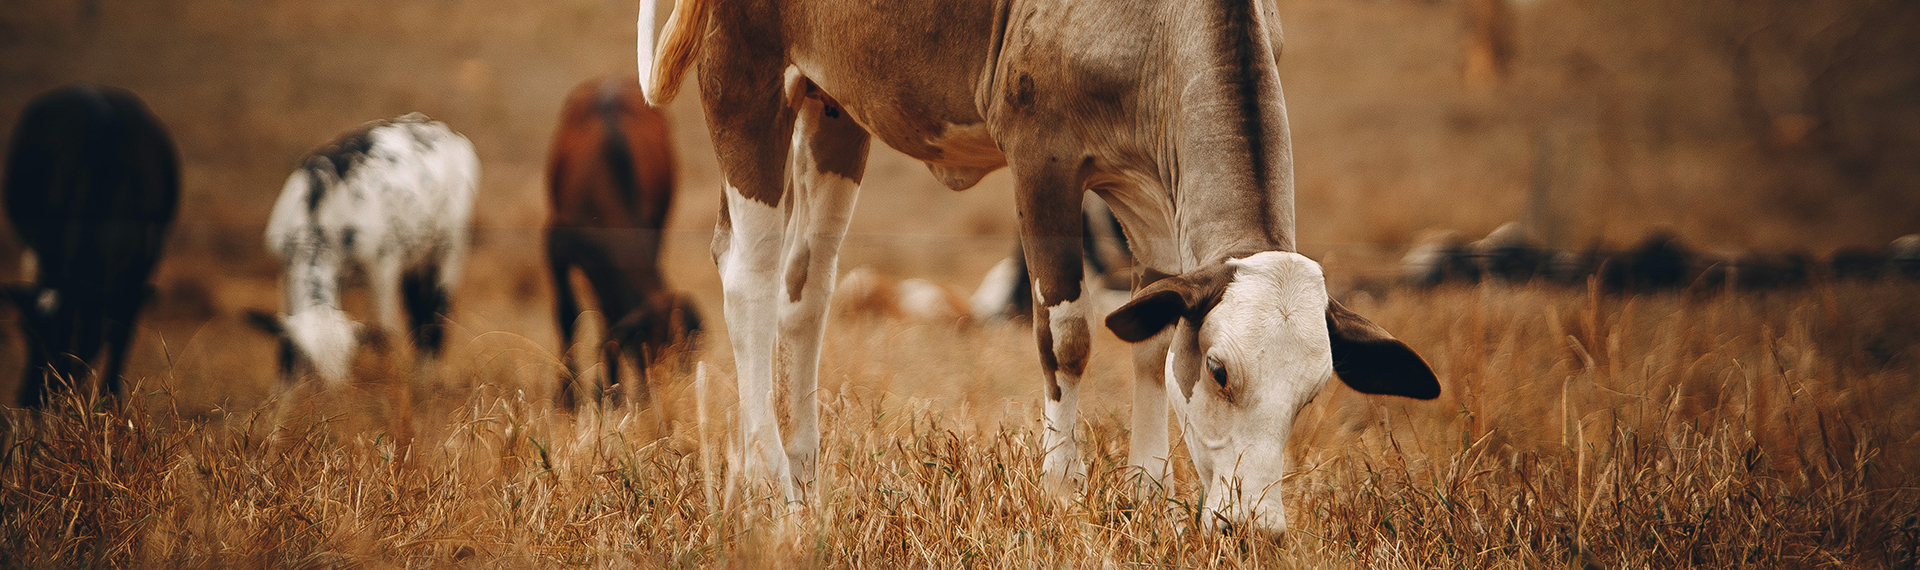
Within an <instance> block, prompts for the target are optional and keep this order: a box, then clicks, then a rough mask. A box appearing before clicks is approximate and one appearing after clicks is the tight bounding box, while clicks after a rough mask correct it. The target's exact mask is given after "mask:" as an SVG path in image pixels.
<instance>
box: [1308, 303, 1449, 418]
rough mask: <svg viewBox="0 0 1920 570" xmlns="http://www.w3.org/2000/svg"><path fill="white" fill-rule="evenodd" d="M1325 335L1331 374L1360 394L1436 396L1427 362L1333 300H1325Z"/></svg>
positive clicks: (1437, 389) (1435, 382)
mask: <svg viewBox="0 0 1920 570" xmlns="http://www.w3.org/2000/svg"><path fill="white" fill-rule="evenodd" d="M1327 336H1328V337H1329V338H1330V339H1331V340H1332V341H1333V371H1334V373H1336V374H1339V375H1340V381H1342V382H1346V383H1347V385H1348V386H1352V387H1353V389H1354V390H1356V391H1359V392H1360V393H1362V394H1379V395H1384V396H1405V397H1408V398H1413V399H1417V400H1431V399H1434V398H1438V397H1440V379H1439V378H1437V377H1435V376H1434V375H1433V369H1432V368H1429V367H1427V361H1425V360H1421V359H1420V355H1418V354H1414V352H1413V349H1411V348H1407V345H1406V343H1402V342H1400V341H1399V340H1396V339H1394V338H1393V335H1390V334H1387V331H1386V330H1385V329H1382V328H1380V326H1379V325H1376V324H1373V322H1371V321H1368V320H1367V319H1366V318H1365V317H1362V316H1360V315H1358V314H1356V313H1354V312H1353V311H1349V310H1347V308H1346V307H1342V306H1340V303H1339V302H1337V301H1334V300H1331V299H1329V300H1327Z"/></svg>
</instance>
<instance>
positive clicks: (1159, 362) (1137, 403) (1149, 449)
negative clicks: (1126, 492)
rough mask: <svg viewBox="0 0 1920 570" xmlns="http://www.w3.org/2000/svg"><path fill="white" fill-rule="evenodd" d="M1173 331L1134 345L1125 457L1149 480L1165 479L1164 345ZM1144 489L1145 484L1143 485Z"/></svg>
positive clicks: (1167, 473) (1165, 397)
mask: <svg viewBox="0 0 1920 570" xmlns="http://www.w3.org/2000/svg"><path fill="white" fill-rule="evenodd" d="M1172 343H1173V335H1170V334H1162V335H1159V336H1155V337H1153V338H1151V339H1147V341H1146V342H1142V343H1139V344H1135V345H1133V432H1132V438H1131V441H1130V442H1129V445H1128V449H1127V459H1128V462H1129V463H1131V464H1132V465H1133V466H1134V467H1138V468H1140V472H1141V473H1142V474H1144V475H1146V476H1147V477H1148V479H1149V481H1151V482H1159V481H1165V480H1166V478H1167V476H1168V475H1170V474H1171V472H1170V471H1168V470H1167V456H1168V455H1171V454H1172V451H1171V448H1170V447H1168V444H1167V385H1166V382H1165V380H1164V377H1165V374H1166V367H1167V348H1168V346H1169V345H1171V344H1172ZM1142 490H1143V491H1144V490H1145V489H1144V488H1143V489H1142Z"/></svg>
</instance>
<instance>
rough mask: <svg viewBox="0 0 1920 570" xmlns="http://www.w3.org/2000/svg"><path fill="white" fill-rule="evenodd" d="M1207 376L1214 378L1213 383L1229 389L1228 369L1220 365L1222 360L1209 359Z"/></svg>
mask: <svg viewBox="0 0 1920 570" xmlns="http://www.w3.org/2000/svg"><path fill="white" fill-rule="evenodd" d="M1207 374H1209V375H1212V376H1213V383H1215V384H1219V385H1220V387H1221V388H1225V387H1227V368H1226V367H1225V366H1221V365H1220V359H1218V358H1214V357H1211V356H1209V357H1207Z"/></svg>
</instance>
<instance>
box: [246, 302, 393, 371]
mask: <svg viewBox="0 0 1920 570" xmlns="http://www.w3.org/2000/svg"><path fill="white" fill-rule="evenodd" d="M248 321H249V322H250V323H251V324H252V325H253V326H254V327H255V328H259V329H260V330H263V331H266V332H267V333H268V334H271V335H274V336H275V337H277V338H279V339H280V373H281V377H282V379H283V380H287V381H292V380H294V379H295V378H296V377H297V376H298V375H299V373H300V371H302V370H311V371H312V372H313V373H314V374H316V375H318V376H320V378H321V379H322V380H325V381H326V382H327V383H328V384H330V385H339V384H343V383H346V381H347V379H348V377H349V375H350V374H351V373H352V370H351V367H352V365H353V355H354V352H355V350H357V349H358V348H359V346H360V344H361V343H363V342H365V343H370V344H377V343H379V342H380V339H379V338H378V337H377V336H376V335H372V334H371V333H370V332H369V331H368V330H367V329H366V327H364V326H362V325H361V324H360V323H359V322H356V321H354V320H353V319H351V318H349V317H347V314H346V313H344V312H341V311H340V310H339V309H335V308H333V307H325V306H319V307H308V308H306V309H302V310H300V311H299V312H296V313H294V314H292V315H276V314H272V313H267V312H264V311H252V312H250V313H248Z"/></svg>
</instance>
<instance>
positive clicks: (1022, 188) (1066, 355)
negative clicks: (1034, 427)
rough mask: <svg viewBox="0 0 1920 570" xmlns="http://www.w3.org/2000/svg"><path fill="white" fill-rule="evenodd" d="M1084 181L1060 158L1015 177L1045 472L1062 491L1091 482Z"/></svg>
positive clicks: (1017, 171) (1054, 486)
mask: <svg viewBox="0 0 1920 570" xmlns="http://www.w3.org/2000/svg"><path fill="white" fill-rule="evenodd" d="M1009 154H1011V153H1009ZM1083 182H1084V177H1083V176H1082V175H1081V174H1080V173H1079V172H1078V169H1077V168H1073V167H1071V166H1068V167H1062V166H1061V164H1060V163H1059V162H1054V161H1049V162H1048V163H1046V164H1044V165H1041V166H1040V167H1038V168H1018V169H1016V171H1015V175H1014V185H1015V193H1016V194H1017V195H1018V202H1019V209H1020V237H1021V243H1022V244H1023V245H1024V248H1025V250H1026V257H1027V270H1028V271H1029V272H1030V273H1031V274H1032V276H1033V300H1034V303H1033V331H1034V336H1035V337H1036V340H1037V341H1039V343H1040V364H1041V366H1042V367H1043V369H1044V370H1043V371H1044V372H1045V375H1046V381H1047V383H1046V392H1045V393H1044V394H1043V395H1044V397H1045V398H1046V403H1045V410H1046V418H1045V421H1046V424H1045V426H1044V427H1045V430H1046V431H1045V433H1044V434H1043V437H1042V438H1041V443H1042V445H1044V446H1045V447H1044V449H1043V452H1044V453H1045V455H1044V456H1043V459H1042V460H1041V465H1040V470H1041V476H1042V477H1043V478H1044V480H1045V481H1047V483H1048V485H1049V486H1050V487H1052V488H1054V489H1055V490H1058V491H1065V490H1066V489H1067V488H1068V487H1069V485H1071V484H1075V483H1078V482H1079V481H1080V480H1082V479H1083V478H1084V477H1085V470H1084V469H1083V468H1082V467H1081V465H1080V444H1079V442H1078V441H1077V440H1075V439H1074V433H1073V432H1074V426H1075V424H1076V422H1077V420H1078V415H1079V409H1078V408H1079V401H1080V376H1081V375H1082V374H1083V373H1085V372H1086V368H1087V352H1088V348H1089V343H1090V342H1091V341H1092V335H1090V334H1089V333H1088V330H1087V315H1086V313H1087V309H1086V305H1087V299H1086V298H1084V296H1083V295H1082V294H1081V281H1082V277H1083V275H1084V270H1083V269H1082V268H1081V262H1082V259H1081V257H1082V254H1081V243H1082V242H1081V239H1082V238H1081V231H1082V228H1083V226H1084V224H1083V222H1082V218H1081V216H1080V196H1081V194H1082V193H1083V192H1084V191H1083V190H1082V188H1083Z"/></svg>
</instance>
